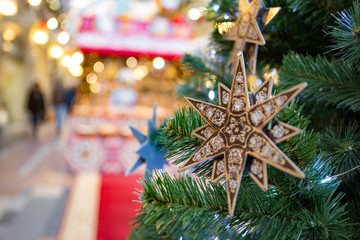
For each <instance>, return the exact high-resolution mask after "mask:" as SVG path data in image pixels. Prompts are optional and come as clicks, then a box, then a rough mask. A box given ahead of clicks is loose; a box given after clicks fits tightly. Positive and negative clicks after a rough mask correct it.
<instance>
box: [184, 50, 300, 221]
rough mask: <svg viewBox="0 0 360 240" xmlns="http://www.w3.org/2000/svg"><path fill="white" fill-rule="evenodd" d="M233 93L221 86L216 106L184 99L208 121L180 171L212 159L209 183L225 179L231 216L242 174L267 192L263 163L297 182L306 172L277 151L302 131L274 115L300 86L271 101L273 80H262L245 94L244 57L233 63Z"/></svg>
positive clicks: (297, 91) (196, 134)
mask: <svg viewBox="0 0 360 240" xmlns="http://www.w3.org/2000/svg"><path fill="white" fill-rule="evenodd" d="M235 70H236V71H235V74H234V78H233V82H232V87H231V90H229V89H227V88H226V87H225V86H224V85H222V84H221V83H219V86H218V88H219V106H216V105H213V104H210V103H206V102H203V101H199V100H196V99H191V98H186V100H187V101H188V102H189V103H190V105H191V106H192V107H193V108H194V109H195V110H196V111H197V112H198V113H199V114H200V115H201V117H202V118H203V119H204V120H205V121H206V122H207V124H205V125H204V126H202V127H200V128H198V129H196V130H194V131H193V132H192V134H193V135H195V136H197V137H199V138H201V139H202V140H204V142H203V143H202V145H201V146H200V147H199V148H198V149H197V150H196V151H195V152H194V153H193V154H192V155H191V157H190V158H189V159H188V160H187V161H186V162H185V163H184V164H183V165H182V166H181V167H180V169H179V172H180V171H184V170H186V169H188V168H190V167H192V166H195V165H197V164H199V163H202V162H204V161H206V160H208V159H210V158H216V159H217V160H215V161H214V165H213V172H212V181H213V182H216V181H218V180H219V179H221V178H222V177H223V176H225V177H226V187H227V199H228V209H229V214H230V215H231V216H232V215H233V214H234V210H235V203H236V199H237V195H238V192H239V188H240V182H241V178H242V174H243V171H244V169H245V170H246V171H247V172H248V174H249V175H250V177H251V178H252V179H253V180H254V181H255V182H256V183H257V184H258V185H259V187H260V188H261V189H263V190H264V191H265V190H267V187H268V184H267V171H266V167H267V164H270V165H272V166H274V167H276V168H278V169H280V170H282V171H284V172H286V173H289V174H291V175H293V176H295V177H298V178H304V177H305V175H304V173H303V172H302V171H301V170H300V169H299V168H298V167H297V166H296V165H295V164H294V163H293V162H292V161H291V160H290V159H289V158H288V157H287V156H286V155H285V154H284V153H283V152H282V151H281V150H280V149H279V148H278V147H277V146H276V143H279V142H281V141H283V140H286V139H288V138H290V137H292V136H295V135H297V134H299V133H300V132H301V130H299V129H297V128H295V127H292V126H290V125H288V124H285V123H283V122H280V121H275V120H274V121H273V122H272V125H271V128H270V127H269V126H268V123H269V121H270V120H272V119H273V118H274V117H275V116H276V114H277V113H278V112H279V111H280V110H281V109H282V108H283V107H285V106H286V105H287V104H288V103H289V102H290V101H291V100H292V99H293V98H294V97H295V96H297V95H298V94H299V93H300V92H301V91H302V90H303V89H304V88H305V87H306V85H307V84H306V83H301V84H299V85H296V86H295V87H293V88H291V89H289V90H287V91H285V92H282V93H280V94H278V95H276V96H274V97H271V96H270V95H271V91H272V79H271V78H269V79H268V80H266V81H265V82H264V83H263V84H262V85H261V86H260V87H259V88H258V89H256V91H254V93H252V94H251V95H250V98H249V95H248V85H247V81H246V73H245V67H244V58H243V55H242V53H240V57H239V58H238V61H237V66H236V69H235Z"/></svg>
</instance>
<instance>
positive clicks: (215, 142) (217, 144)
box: [211, 136, 224, 151]
mask: <svg viewBox="0 0 360 240" xmlns="http://www.w3.org/2000/svg"><path fill="white" fill-rule="evenodd" d="M211 145H212V147H213V148H214V151H219V150H220V149H221V148H223V147H224V140H223V139H222V138H221V137H219V136H216V137H214V138H213V139H211Z"/></svg>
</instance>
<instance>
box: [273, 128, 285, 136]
mask: <svg viewBox="0 0 360 240" xmlns="http://www.w3.org/2000/svg"><path fill="white" fill-rule="evenodd" d="M273 136H274V138H281V137H283V136H284V127H283V126H281V125H275V126H274V127H273Z"/></svg>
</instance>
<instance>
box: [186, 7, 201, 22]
mask: <svg viewBox="0 0 360 240" xmlns="http://www.w3.org/2000/svg"><path fill="white" fill-rule="evenodd" d="M188 16H189V18H190V19H191V20H194V21H196V20H199V18H200V17H201V12H200V10H199V9H197V8H192V9H190V10H189V11H188Z"/></svg>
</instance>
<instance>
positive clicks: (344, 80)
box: [279, 52, 360, 112]
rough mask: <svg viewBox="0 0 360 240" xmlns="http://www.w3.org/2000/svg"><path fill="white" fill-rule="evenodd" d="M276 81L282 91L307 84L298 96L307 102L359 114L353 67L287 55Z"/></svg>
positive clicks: (359, 81) (357, 70) (358, 75)
mask: <svg viewBox="0 0 360 240" xmlns="http://www.w3.org/2000/svg"><path fill="white" fill-rule="evenodd" d="M279 78H280V86H281V87H282V88H288V87H290V86H293V85H295V84H298V83H301V82H307V83H308V87H307V88H306V89H305V90H304V91H303V92H302V96H303V97H305V98H306V100H308V101H317V102H318V103H320V102H327V103H330V104H332V105H336V106H337V107H342V108H348V109H351V110H352V111H354V112H357V111H360V98H359V96H360V66H359V65H357V64H351V63H346V64H345V63H342V62H337V61H335V60H328V59H326V58H325V57H322V56H317V57H311V56H302V55H299V54H296V53H294V52H291V53H290V54H288V55H286V56H285V57H284V59H283V62H282V67H281V69H280V72H279Z"/></svg>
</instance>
